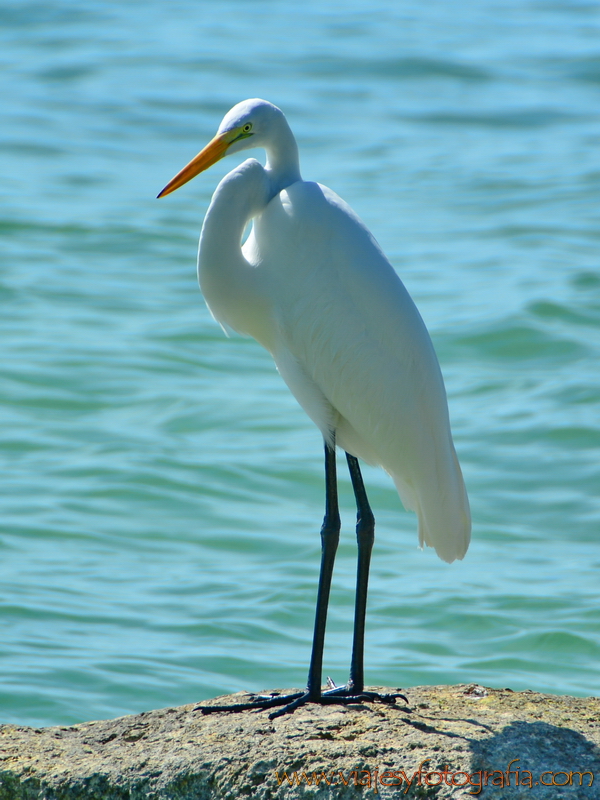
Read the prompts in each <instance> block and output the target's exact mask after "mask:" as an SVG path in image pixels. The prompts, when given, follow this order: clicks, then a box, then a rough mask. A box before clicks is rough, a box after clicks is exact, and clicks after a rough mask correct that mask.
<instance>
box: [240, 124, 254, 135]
mask: <svg viewBox="0 0 600 800" xmlns="http://www.w3.org/2000/svg"><path fill="white" fill-rule="evenodd" d="M251 130H252V123H251V122H247V123H246V124H245V125H244V127H243V128H242V133H250V131H251Z"/></svg>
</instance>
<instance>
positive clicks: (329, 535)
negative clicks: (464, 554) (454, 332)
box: [194, 443, 408, 719]
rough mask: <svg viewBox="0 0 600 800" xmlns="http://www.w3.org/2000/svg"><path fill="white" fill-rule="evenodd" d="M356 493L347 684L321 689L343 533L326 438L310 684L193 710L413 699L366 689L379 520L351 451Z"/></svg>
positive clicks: (282, 709) (282, 710)
mask: <svg viewBox="0 0 600 800" xmlns="http://www.w3.org/2000/svg"><path fill="white" fill-rule="evenodd" d="M346 458H347V459H348V467H349V469H350V478H351V479H352V487H353V489H354V496H355V497H356V508H357V522H356V536H357V539H358V572H357V584H356V606H355V613H354V643H353V646H352V662H351V666H350V680H349V681H348V684H347V686H340V687H335V688H333V689H329V690H328V691H326V692H322V691H321V673H322V670H323V648H324V645H325V627H326V624H327V606H328V605H329V594H330V591H331V578H332V575H333V565H334V562H335V554H336V551H337V547H338V542H339V538H340V512H339V506H338V494H337V475H336V463H335V446H333V447H331V446H330V445H328V444H327V443H325V517H324V519H323V525H322V527H321V572H320V575H319V589H318V593H317V609H316V613H315V630H314V634H313V647H312V655H311V659H310V668H309V671H308V684H307V687H306V691H305V692H296V693H295V694H291V695H269V696H259V697H255V699H253V700H251V701H250V702H248V703H237V704H235V705H229V706H196V708H195V709H194V711H202V713H203V714H214V713H217V712H220V711H246V710H249V709H259V710H263V709H268V708H277V707H278V706H279V708H277V711H273V712H272V713H271V714H269V719H275V717H280V716H282V715H283V714H291V713H292V712H293V711H295V710H296V709H297V708H299V707H300V706H302V705H304V704H305V703H321V704H323V705H325V704H327V705H329V704H333V703H339V704H343V705H349V704H351V703H361V702H365V701H367V702H368V701H373V700H379V701H381V702H384V703H395V701H396V698H397V697H401V698H402V699H403V700H405V701H406V702H408V701H407V700H406V698H405V697H404V695H402V694H390V695H380V694H378V693H377V692H365V691H364V673H363V661H364V649H365V616H366V610H367V586H368V582H369V566H370V563H371V550H372V549H373V540H374V538H375V520H374V518H373V512H372V511H371V508H370V506H369V501H368V500H367V493H366V492H365V486H364V483H363V479H362V475H361V474H360V467H359V466H358V460H357V459H356V458H355V457H354V456H351V455H349V454H348V453H346Z"/></svg>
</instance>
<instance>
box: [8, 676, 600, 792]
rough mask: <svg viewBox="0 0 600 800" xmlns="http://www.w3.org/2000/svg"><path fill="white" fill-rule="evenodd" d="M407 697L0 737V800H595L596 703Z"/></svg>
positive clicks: (598, 764)
mask: <svg viewBox="0 0 600 800" xmlns="http://www.w3.org/2000/svg"><path fill="white" fill-rule="evenodd" d="M382 691H394V690H393V689H391V690H390V689H387V690H385V689H383V690H382ZM403 691H404V693H405V694H406V695H407V697H408V700H409V705H408V706H406V705H405V703H404V702H403V701H401V700H398V702H397V705H395V706H387V705H383V704H368V705H364V706H359V705H356V706H306V707H304V708H301V709H299V710H298V711H296V713H295V714H293V715H288V716H284V717H281V718H279V719H276V720H274V721H273V722H271V721H270V720H269V719H268V717H267V714H266V713H264V712H256V711H245V712H242V713H236V714H233V713H230V714H224V713H219V714H211V715H207V716H203V715H202V714H201V712H199V711H194V708H195V705H194V704H192V705H187V706H181V707H180V708H167V709H162V710H159V711H150V712H145V713H143V714H137V715H134V716H127V717H120V718H119V719H114V720H105V721H100V722H87V723H84V724H82V725H75V726H73V727H69V728H66V727H52V728H26V727H20V726H15V725H2V726H0V800H33V799H34V798H35V800H71V798H72V799H73V800H75V798H77V800H84V798H85V800H92V798H94V800H113V798H114V799H115V800H116V799H117V798H118V800H126V799H127V800H138V799H139V800H142V798H143V800H147V799H149V798H152V800H167V798H168V800H192V799H193V800H205V799H206V800H209V799H210V800H216V799H217V798H219V800H221V798H223V800H224V799H225V798H232V799H233V798H244V797H252V798H259V799H261V800H262V799H264V800H267V798H277V800H283V799H284V798H304V797H311V798H313V797H314V798H360V797H365V798H367V797H371V796H373V797H377V796H380V797H382V798H401V797H409V798H415V797H418V798H426V797H435V798H438V800H441V798H446V797H452V798H467V797H483V798H486V800H492V798H494V800H512V798H525V797H527V798H544V800H545V799H546V798H547V799H548V800H550V799H551V800H562V798H569V799H570V800H583V798H599V797H600V699H598V698H587V699H586V698H575V697H556V696H553V695H542V694H537V693H535V692H512V691H510V690H509V689H485V688H483V687H481V686H437V687H436V686H427V687H415V688H413V689H408V690H406V689H405V690H403ZM240 699H243V695H241V694H237V695H232V696H229V697H225V698H218V699H215V700H212V701H208V702H207V703H206V705H209V704H211V703H214V704H223V703H229V702H240ZM510 762H512V764H510ZM509 768H510V774H509V775H507V770H508V769H509ZM579 773H581V776H580V774H579ZM517 783H518V785H517ZM436 784H439V785H436ZM486 784H487V785H486Z"/></svg>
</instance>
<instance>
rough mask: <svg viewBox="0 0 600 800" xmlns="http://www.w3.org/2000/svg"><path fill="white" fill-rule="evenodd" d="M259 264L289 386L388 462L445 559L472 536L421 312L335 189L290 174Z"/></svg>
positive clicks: (266, 215) (260, 228) (266, 221)
mask: <svg viewBox="0 0 600 800" xmlns="http://www.w3.org/2000/svg"><path fill="white" fill-rule="evenodd" d="M252 246H253V247H254V248H255V250H256V257H257V263H258V270H259V272H260V273H262V281H261V282H262V284H263V286H264V291H265V292H266V293H267V294H268V296H269V303H268V305H269V306H270V308H271V314H272V323H273V325H274V330H275V331H276V332H277V333H276V336H275V338H274V343H273V347H272V352H273V356H274V358H275V361H276V363H277V365H278V367H279V370H280V372H281V374H282V376H283V377H284V379H285V380H286V382H287V383H288V385H289V387H290V389H291V390H292V392H293V393H294V395H295V396H296V398H297V399H298V401H299V402H300V404H301V405H302V406H303V408H304V409H305V410H306V412H307V413H308V414H309V416H310V417H311V418H312V419H313V420H314V421H315V423H316V424H317V425H318V426H319V427H320V428H321V430H322V431H323V433H324V435H325V436H326V437H327V436H328V435H329V432H330V430H331V429H335V434H336V441H337V443H338V444H339V445H340V446H341V447H343V448H344V449H345V450H347V451H348V452H350V453H352V454H354V455H356V456H359V457H361V458H363V459H364V460H366V461H368V462H370V463H376V464H379V465H381V466H382V467H384V469H385V470H386V471H387V472H389V473H390V474H391V475H392V477H393V478H394V481H395V483H396V486H397V488H398V491H399V493H400V496H401V498H402V501H403V503H404V505H405V506H407V507H408V508H411V509H412V510H414V511H416V512H417V514H418V517H419V536H420V541H421V543H423V542H425V543H427V544H429V545H431V546H433V547H435V549H436V551H437V553H438V555H439V556H440V557H441V558H443V559H444V560H446V561H453V560H454V559H455V558H462V557H463V556H464V554H465V552H466V550H467V547H468V543H469V537H470V514H469V506H468V499H467V495H466V491H465V488H464V483H463V480H462V475H461V471H460V466H459V464H458V460H457V458H456V454H455V451H454V445H453V442H452V436H451V432H450V423H449V419H448V409H447V402H446V393H445V390H444V384H443V379H442V375H441V372H440V368H439V364H438V361H437V357H436V355H435V352H434V349H433V345H432V342H431V339H430V337H429V334H428V332H427V330H426V328H425V325H424V323H423V320H422V319H421V316H420V314H419V312H418V310H417V308H416V306H415V305H414V303H413V301H412V299H411V298H410V296H409V294H408V292H407V291H406V289H405V287H404V285H403V284H402V282H401V281H400V279H399V278H398V276H397V275H396V273H395V271H394V269H393V268H392V266H391V265H390V263H389V262H388V260H387V259H386V257H385V256H384V255H383V253H382V251H381V250H380V248H379V246H378V245H377V243H376V242H375V240H374V239H373V237H372V236H371V234H370V233H369V231H368V230H367V229H366V227H365V226H364V225H363V223H362V222H361V221H360V220H359V219H358V217H357V216H356V215H355V214H354V212H353V211H352V210H351V209H350V208H349V206H347V205H346V203H344V202H343V201H342V200H341V199H340V198H339V197H338V196H337V195H335V194H334V193H333V192H331V191H330V190H329V189H327V188H326V187H322V186H319V185H318V184H315V183H308V182H302V181H300V182H297V183H295V184H293V185H292V186H290V187H288V189H287V190H285V191H283V192H281V193H280V194H279V195H278V196H277V197H275V198H274V199H273V200H272V201H271V202H270V203H269V205H268V206H267V208H266V209H265V211H264V212H263V214H262V215H261V217H260V218H258V219H257V220H256V223H255V233H254V242H253V245H252Z"/></svg>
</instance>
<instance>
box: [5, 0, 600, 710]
mask: <svg viewBox="0 0 600 800" xmlns="http://www.w3.org/2000/svg"><path fill="white" fill-rule="evenodd" d="M599 32H600V9H599V8H598V6H597V4H596V3H588V2H576V1H575V0H573V1H572V2H567V1H566V0H562V2H561V0H556V2H541V1H540V2H523V0H518V1H517V0H514V2H512V1H511V0H504V2H493V0H483V2H481V3H478V4H477V7H476V8H472V7H470V6H468V5H467V4H464V3H455V2H447V0H437V2H435V0H434V2H430V3H420V2H416V1H415V2H412V1H409V0H407V1H406V2H395V1H394V2H392V0H387V2H379V3H375V4H373V3H366V2H364V0H363V1H362V2H358V0H350V2H346V3H344V4H338V3H335V2H322V0H321V1H320V2H318V3H317V2H313V1H312V0H308V2H304V3H301V4H298V3H292V2H291V1H288V0H279V2H276V1H275V0H254V1H253V2H252V3H250V2H244V1H243V0H226V1H225V2H219V3H209V2H206V0H205V2H192V0H173V2H168V3H167V2H158V0H150V1H149V0H144V2H143V3H142V2H136V1H135V0H119V2H116V0H114V1H113V0H104V2H99V1H98V2H88V3H85V4H82V3H79V2H75V1H74V0H73V2H70V1H67V0H63V1H62V2H60V1H58V0H57V1H56V2H44V1H43V0H41V1H40V2H29V1H28V0H19V1H18V2H17V1H16V0H13V2H10V0H6V2H4V3H3V4H2V5H1V7H0V38H1V41H2V46H1V48H0V66H1V71H0V74H1V76H2V77H1V78H0V80H1V82H2V90H1V93H2V98H3V99H2V109H3V111H2V117H3V122H2V126H1V127H0V159H1V164H2V175H3V179H2V181H1V183H0V232H1V238H0V247H1V251H0V252H1V264H0V309H1V310H0V331H1V342H2V361H1V377H0V422H1V431H2V432H1V435H0V459H1V462H0V463H1V467H0V469H1V471H2V481H1V484H0V626H1V631H2V635H1V637H0V675H1V677H0V721H3V722H18V723H26V724H58V723H63V724H68V723H73V722H78V721H82V720H87V719H94V718H101V717H112V716H116V715H119V714H124V713H128V712H137V711H142V710H145V709H150V708H155V707H160V706H167V705H174V704H180V703H186V702H192V701H196V700H201V699H203V698H206V697H210V696H214V695H216V694H219V693H223V692H229V691H236V690H238V689H241V688H247V689H264V688H266V687H271V688H272V687H281V686H300V685H302V684H303V683H304V681H305V678H306V671H307V665H308V658H309V650H310V639H311V634H312V623H313V609H314V600H315V592H316V582H317V575H318V566H319V536H318V531H319V527H320V522H321V517H322V509H323V486H322V463H321V460H322V459H321V442H320V437H319V434H318V432H317V430H316V429H315V428H314V427H313V426H312V424H311V423H310V421H309V420H308V419H307V418H306V417H305V416H304V414H303V412H302V411H301V410H300V408H299V407H298V406H297V405H296V403H295V401H294V399H293V398H292V397H291V395H290V394H289V392H288V391H287V389H286V387H285V386H284V384H283V382H282V381H281V379H280V378H279V376H278V374H277V373H276V371H275V369H274V367H273V365H272V363H271V361H270V359H269V357H268V355H267V354H266V353H264V352H263V351H262V350H261V349H260V347H259V346H258V345H256V344H255V343H254V342H253V341H251V340H245V339H242V338H237V337H236V338H232V339H226V338H225V337H224V335H223V334H222V332H221V330H220V329H219V328H218V326H216V324H215V323H214V322H213V321H212V319H211V318H210V315H209V314H208V312H207V310H206V308H205V307H204V304H203V301H202V297H201V295H200V293H199V291H198V289H197V285H196V276H195V251H196V242H197V236H198V232H199V228H200V225H201V221H202V218H203V215H204V212H205V210H206V207H207V204H208V202H209V199H210V196H211V194H212V191H213V190H214V188H215V186H216V184H217V182H218V180H219V179H220V177H222V175H224V174H225V173H226V172H227V171H228V170H229V169H231V168H232V167H233V166H234V165H235V164H236V163H237V162H239V160H240V158H239V157H236V156H233V157H231V158H228V159H226V160H225V161H223V162H221V163H220V164H218V165H216V166H215V167H213V168H212V169H211V170H210V171H209V172H208V173H206V174H205V175H203V176H201V177H199V178H197V179H196V181H194V183H192V184H190V185H189V186H187V187H185V188H184V189H182V190H180V191H179V192H177V193H176V194H174V195H172V196H171V197H168V198H165V199H164V200H161V201H156V200H155V199H154V198H155V195H156V194H157V192H158V191H159V190H160V189H161V188H162V186H163V185H164V184H165V183H166V182H167V181H168V180H169V179H170V178H171V177H172V175H173V174H174V173H175V172H176V171H177V170H178V169H180V167H182V166H183V165H184V164H185V163H186V162H187V161H188V160H189V158H190V157H191V156H193V155H194V154H195V153H196V152H197V151H198V150H199V149H200V147H201V146H202V145H203V144H205V143H206V141H208V139H209V138H210V137H211V136H212V134H213V133H214V131H215V130H216V128H217V125H218V123H219V122H220V120H221V117H222V116H223V114H224V113H225V112H226V111H227V110H228V109H229V108H230V107H231V106H232V105H233V104H234V103H236V102H238V101H239V100H241V99H244V98H246V97H254V96H258V97H265V98H267V99H269V100H271V101H272V102H274V103H276V104H278V105H279V106H281V107H282V108H283V109H284V111H285V112H286V114H287V116H288V119H289V121H290V123H291V125H292V128H293V130H294V132H295V133H296V136H297V138H298V142H299V146H300V153H301V163H302V169H303V175H304V177H305V178H307V179H314V180H319V181H320V182H322V183H325V184H328V185H329V186H331V187H332V188H333V189H334V190H335V191H337V192H338V193H339V194H341V195H342V196H343V197H344V198H345V199H346V200H347V201H348V202H349V203H350V204H351V205H352V206H353V207H354V209H355V210H356V211H357V212H358V213H359V214H360V215H361V216H362V218H363V219H364V220H365V222H366V223H367V224H368V225H369V227H370V228H371V229H372V231H373V233H374V234H375V236H376V237H377V239H378V240H379V242H380V243H381V245H382V246H383V248H384V250H385V251H386V252H387V253H388V255H389V257H390V258H391V260H392V262H393V264H394V266H395V267H396V268H397V270H398V272H399V273H400V274H401V276H402V278H403V280H404V281H405V283H406V285H407V287H408V289H409V290H410V292H411V293H412V295H413V297H414V298H415V300H416V302H417V304H418V306H419V308H420V310H421V312H422V314H423V317H424V319H425V321H426V323H427V325H428V327H429V330H430V331H431V334H432V337H433V339H434V342H435V345H436V348H437V351H438V355H439V357H440V361H441V364H442V369H443V372H444V375H445V379H446V385H447V389H448V395H449V402H450V413H451V417H452V422H453V430H454V434H455V441H456V445H457V450H458V452H459V456H460V459H461V462H462V465H463V470H464V473H465V478H466V481H467V485H468V488H469V494H470V499H471V505H472V511H473V520H474V531H473V542H472V545H471V549H470V551H469V553H468V554H467V557H466V558H465V560H464V561H463V562H460V563H456V564H453V565H452V566H448V565H446V564H443V563H442V562H440V561H439V560H438V559H437V558H436V556H435V554H434V553H433V552H432V551H431V550H429V551H426V552H422V551H420V550H418V549H417V534H416V519H415V517H414V515H412V514H410V513H407V512H405V511H404V510H403V509H402V507H401V504H400V501H399V499H398V496H397V494H396V492H395V489H394V487H393V485H392V482H391V480H390V479H389V478H388V477H387V476H386V475H385V474H384V473H383V472H381V471H377V470H374V469H370V468H366V469H365V480H366V482H367V485H368V487H369V490H370V497H371V501H372V505H373V508H374V510H375V514H376V517H377V521H378V528H377V541H376V548H375V553H374V561H373V567H372V578H371V593H370V603H369V615H368V629H367V655H366V673H367V681H368V683H371V684H388V685H392V686H404V687H407V686H410V685H414V684H421V683H438V682H449V683H454V682H471V681H473V682H479V683H483V684H488V685H492V686H497V687H504V686H509V687H511V688H513V689H524V688H533V689H537V690H542V691H549V692H556V693H572V694H577V695H587V694H598V692H599V687H600V602H599V601H600V597H599V594H600V593H599V591H598V587H599V575H600V544H599V542H598V538H599V537H598V533H599V523H600V502H599V499H598V495H599V489H600V421H599V420H600V414H599V411H600V377H599V374H600V372H599V368H598V365H599V362H600V335H599V334H600V270H599V258H598V249H599V246H600V234H599V230H600V228H599V225H598V223H599V221H600V214H599V211H598V192H599V190H600V162H599V158H598V152H599V147H600V133H599V121H600V111H599V107H600V106H599V101H600V44H599V41H600V39H599ZM256 155H259V154H258V152H257V153H256ZM341 467H342V464H341V462H340V472H341V493H342V504H343V511H344V516H343V525H344V528H343V538H342V542H341V546H340V550H339V555H338V561H337V564H336V572H335V575H334V588H333V592H332V602H331V610H330V621H329V627H328V637H327V642H326V652H325V674H329V675H331V676H332V677H333V678H334V679H335V680H336V681H338V682H341V681H343V680H344V679H345V677H346V674H347V669H348V663H349V655H350V638H351V626H352V613H353V591H354V588H353V583H354V570H355V546H354V535H353V517H354V510H353V502H352V495H351V490H350V485H349V481H348V479H347V477H346V475H345V474H344V472H343V471H342V469H341Z"/></svg>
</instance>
